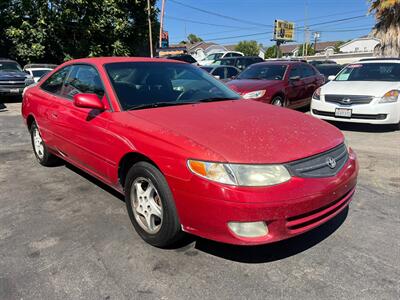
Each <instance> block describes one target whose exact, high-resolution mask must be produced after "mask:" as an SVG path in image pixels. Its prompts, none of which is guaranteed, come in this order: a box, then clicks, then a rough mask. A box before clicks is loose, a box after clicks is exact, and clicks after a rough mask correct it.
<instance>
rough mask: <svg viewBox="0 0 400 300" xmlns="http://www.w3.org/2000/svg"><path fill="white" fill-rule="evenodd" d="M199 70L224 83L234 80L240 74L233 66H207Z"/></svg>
mask: <svg viewBox="0 0 400 300" xmlns="http://www.w3.org/2000/svg"><path fill="white" fill-rule="evenodd" d="M201 68H202V69H203V70H205V71H207V72H208V73H210V74H211V75H213V76H214V77H215V78H217V79H220V80H222V81H225V82H226V81H228V80H231V79H233V78H235V77H236V76H237V75H238V74H239V73H240V70H239V69H238V68H236V67H233V66H218V65H209V66H202V67H201Z"/></svg>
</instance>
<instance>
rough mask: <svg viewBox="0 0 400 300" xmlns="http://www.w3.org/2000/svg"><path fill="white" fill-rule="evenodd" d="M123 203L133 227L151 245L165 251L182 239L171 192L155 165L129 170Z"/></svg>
mask: <svg viewBox="0 0 400 300" xmlns="http://www.w3.org/2000/svg"><path fill="white" fill-rule="evenodd" d="M125 203H126V208H127V210H128V214H129V218H130V219H131V222H132V224H133V227H134V228H135V230H136V232H137V233H138V234H139V235H140V237H141V238H142V239H143V240H144V241H146V242H147V243H149V244H150V245H153V246H155V247H160V248H164V247H168V246H171V245H173V244H174V243H176V242H177V241H178V240H179V239H180V238H181V237H182V235H183V232H182V231H181V225H180V223H179V219H178V215H177V212H176V208H175V201H174V199H173V196H172V193H171V190H170V189H169V186H168V183H167V181H166V180H165V177H164V176H163V174H162V173H161V172H160V171H159V170H158V169H157V168H156V167H155V166H154V165H152V164H150V163H148V162H138V163H136V164H134V165H133V166H132V168H131V169H130V170H129V172H128V175H127V177H126V181H125Z"/></svg>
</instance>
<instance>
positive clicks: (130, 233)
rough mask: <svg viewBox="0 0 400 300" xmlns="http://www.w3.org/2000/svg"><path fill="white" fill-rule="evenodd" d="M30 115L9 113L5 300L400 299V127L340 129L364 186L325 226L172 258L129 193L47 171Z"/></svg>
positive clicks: (185, 248) (191, 243)
mask: <svg viewBox="0 0 400 300" xmlns="http://www.w3.org/2000/svg"><path fill="white" fill-rule="evenodd" d="M4 106H5V107H4ZM19 110H20V103H18V102H17V103H5V104H4V105H3V106H0V142H1V143H0V299H2V300H5V299H281V298H285V299H397V298H398V297H399V294H400V238H399V237H400V131H397V132H394V131H391V129H390V128H387V127H383V128H382V127H373V126H356V125H341V126H340V128H341V129H342V130H343V132H344V134H345V135H346V138H347V140H348V141H349V144H350V146H351V147H353V149H355V151H356V152H357V154H358V157H359V161H360V166H361V170H360V177H359V184H358V190H357V192H356V194H355V197H354V200H353V202H352V204H351V205H350V208H349V209H348V210H346V211H344V212H343V213H342V214H340V215H339V216H338V217H336V218H334V219H333V220H331V221H330V222H328V223H327V224H324V225H323V226H321V227H319V228H317V229H316V230H313V231H311V232H309V233H307V234H304V235H301V236H298V237H296V238H293V239H290V240H287V241H283V242H279V243H276V244H272V245H265V246H260V247H235V246H229V245H224V244H219V243H215V242H211V241H207V240H203V239H198V238H188V239H187V241H185V243H183V244H182V247H181V248H178V249H171V250H161V249H157V248H154V247H151V246H149V245H147V244H145V243H144V242H143V241H142V240H141V239H140V238H139V237H138V235H137V234H136V233H135V231H134V230H133V227H132V225H131V223H130V221H129V218H128V215H127V213H126V210H125V204H124V202H123V198H122V197H121V196H120V195H118V194H116V193H115V192H113V191H111V190H110V189H109V188H107V187H105V186H104V185H102V184H101V183H99V182H98V181H96V180H95V179H93V178H91V177H90V176H88V175H86V174H84V173H82V172H80V171H79V170H77V169H76V168H74V167H72V166H69V165H62V166H59V167H53V168H45V167H41V166H40V165H39V164H38V163H37V162H36V161H35V159H34V155H33V152H32V150H31V145H30V139H29V134H28V132H27V130H26V128H25V127H24V126H23V124H22V119H21V117H20V114H19Z"/></svg>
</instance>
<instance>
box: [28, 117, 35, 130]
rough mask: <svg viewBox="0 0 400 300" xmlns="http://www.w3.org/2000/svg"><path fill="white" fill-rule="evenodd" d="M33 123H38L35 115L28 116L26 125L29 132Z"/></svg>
mask: <svg viewBox="0 0 400 300" xmlns="http://www.w3.org/2000/svg"><path fill="white" fill-rule="evenodd" d="M33 122H36V120H35V117H34V116H33V115H28V117H27V118H26V125H27V126H28V129H29V130H31V127H32V124H33Z"/></svg>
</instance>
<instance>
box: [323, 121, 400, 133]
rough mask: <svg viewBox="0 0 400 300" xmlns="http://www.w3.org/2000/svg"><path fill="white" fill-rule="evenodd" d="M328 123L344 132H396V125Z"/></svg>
mask: <svg viewBox="0 0 400 300" xmlns="http://www.w3.org/2000/svg"><path fill="white" fill-rule="evenodd" d="M328 123H330V124H332V125H333V126H335V127H337V128H338V129H340V130H345V131H359V132H391V131H396V130H398V129H397V128H396V125H383V124H382V125H381V124H379V125H373V124H362V123H347V122H335V121H329V122H328Z"/></svg>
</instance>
